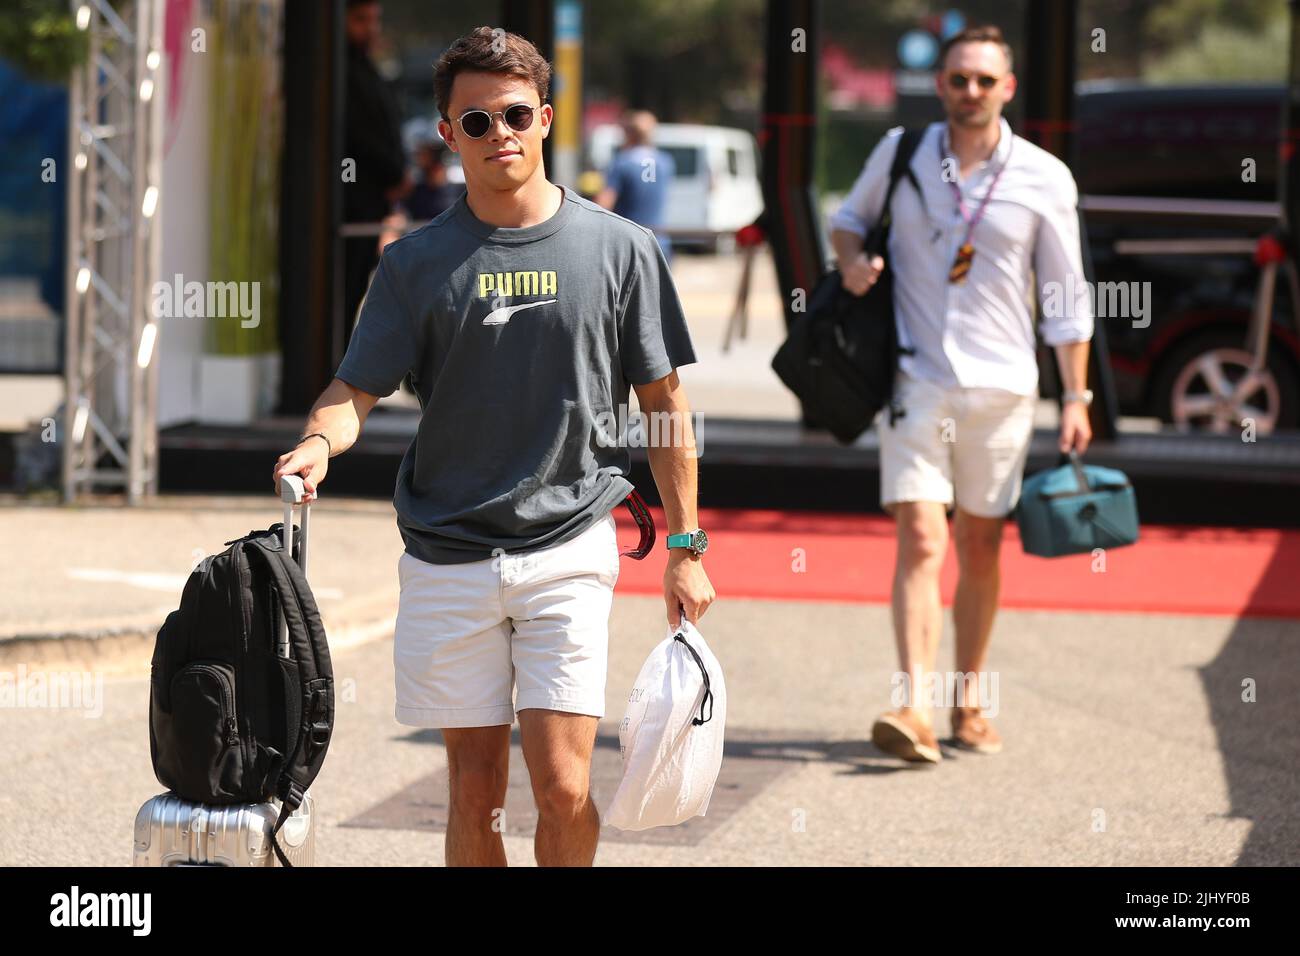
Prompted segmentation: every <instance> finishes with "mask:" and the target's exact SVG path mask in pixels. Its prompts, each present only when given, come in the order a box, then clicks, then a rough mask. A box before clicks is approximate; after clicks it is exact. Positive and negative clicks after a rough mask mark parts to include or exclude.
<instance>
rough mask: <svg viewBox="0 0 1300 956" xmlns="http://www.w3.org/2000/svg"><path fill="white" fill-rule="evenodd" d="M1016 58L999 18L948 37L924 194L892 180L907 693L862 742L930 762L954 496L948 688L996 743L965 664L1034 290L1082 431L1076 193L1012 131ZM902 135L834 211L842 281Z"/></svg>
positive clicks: (862, 272)
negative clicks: (942, 586)
mask: <svg viewBox="0 0 1300 956" xmlns="http://www.w3.org/2000/svg"><path fill="white" fill-rule="evenodd" d="M1011 70H1012V56H1011V49H1010V47H1009V46H1008V45H1007V44H1006V43H1005V41H1004V40H1003V38H1002V34H1001V32H1000V31H999V30H998V29H997V27H973V28H970V29H967V30H964V31H962V32H961V33H958V34H956V35H955V36H953V37H951V38H950V39H949V40H948V41H947V42H946V43H945V44H944V47H943V50H942V52H941V54H940V69H939V71H938V73H937V74H936V78H935V81H936V89H937V91H938V95H939V98H940V100H941V101H942V103H943V106H944V110H945V112H946V113H947V116H948V120H947V122H946V123H933V124H931V125H930V126H929V128H928V129H926V131H925V133H924V135H923V136H922V138H921V140H920V143H919V145H918V146H917V149H916V152H915V154H914V155H913V156H912V160H911V164H910V165H911V171H912V172H913V173H914V175H915V177H916V181H917V184H918V185H919V187H920V194H919V195H918V193H917V190H916V189H914V188H913V187H912V186H911V185H910V184H909V181H908V180H907V179H906V178H904V179H903V180H902V181H901V182H900V184H899V187H898V188H897V189H896V190H895V193H894V198H893V202H892V212H893V223H892V227H891V232H890V237H889V247H888V253H889V263H890V265H889V267H890V268H892V269H893V270H894V307H895V316H896V321H897V324H898V333H899V341H900V345H901V347H902V348H903V350H904V354H903V356H902V358H901V360H900V372H899V376H898V380H897V384H896V391H895V394H896V396H897V397H898V398H899V399H900V402H901V405H902V407H903V410H904V414H903V415H902V417H900V418H898V419H897V421H896V422H895V423H894V424H892V425H891V424H889V423H887V422H886V421H885V420H884V419H883V418H882V420H881V424H880V460H881V469H880V470H881V476H880V493H881V504H882V505H883V506H884V507H885V510H886V511H888V512H889V513H890V514H891V515H892V516H893V517H894V519H895V524H896V528H897V537H898V552H897V560H896V565H895V572H894V586H893V617H894V632H895V635H894V636H895V641H896V643H897V645H898V653H899V659H900V670H899V677H898V679H897V680H896V681H895V689H896V691H897V690H900V689H901V690H902V691H904V692H905V693H904V697H903V699H902V701H901V703H902V704H903V706H901V707H899V708H898V709H897V710H893V711H888V712H886V713H885V714H884V715H882V716H881V717H880V718H879V719H878V720H877V721H876V723H875V725H874V726H873V727H872V740H873V741H874V742H875V743H876V745H877V746H879V747H880V748H881V749H883V750H885V751H886V752H888V753H891V754H894V755H896V756H899V757H902V758H903V759H905V760H910V761H922V762H931V763H937V762H938V761H939V759H940V751H939V747H938V742H937V740H936V738H935V735H934V730H933V716H932V713H931V709H932V708H931V705H932V703H933V701H932V700H931V693H930V691H931V690H932V688H933V687H934V686H935V685H934V684H932V683H931V682H932V681H934V680H935V677H936V675H935V674H934V665H935V660H936V657H937V652H938V645H939V637H940V634H941V632H942V628H943V606H942V603H941V601H940V594H939V572H940V568H941V567H942V565H943V561H944V556H945V553H946V551H947V548H948V537H949V533H948V519H947V510H948V509H949V508H950V507H951V508H954V509H955V514H954V519H953V532H952V537H953V540H954V543H955V544H956V548H957V561H958V567H959V569H960V576H959V579H958V584H957V593H956V597H955V600H954V602H953V618H954V624H955V629H956V644H957V655H956V658H957V660H956V664H957V667H956V670H957V675H958V679H957V682H956V688H957V691H958V693H957V695H956V699H955V700H952V701H947V703H948V704H949V705H950V706H952V707H953V711H952V730H953V737H954V742H955V743H956V744H957V745H959V746H961V747H963V748H965V749H970V750H974V751H977V752H980V753H996V752H997V751H999V750H1000V749H1001V745H1002V744H1001V739H1000V737H999V736H998V733H997V731H996V730H995V729H994V728H993V725H992V723H990V721H989V720H988V719H987V717H985V716H984V715H983V714H982V709H983V708H982V706H981V704H983V705H988V703H989V702H988V701H987V700H983V701H981V699H980V696H981V695H980V693H979V688H980V687H981V686H982V687H985V688H987V687H988V686H989V684H988V683H986V682H981V681H979V679H978V678H979V675H981V674H984V673H985V668H986V665H987V658H988V648H989V637H990V634H991V632H992V628H993V619H994V615H995V614H996V612H997V602H998V591H999V583H1000V581H999V566H998V562H999V546H1000V543H1001V540H1002V531H1003V524H1004V521H1005V518H1006V517H1007V515H1009V514H1010V512H1011V511H1012V509H1013V508H1014V507H1015V505H1016V502H1017V500H1018V499H1019V495H1020V481H1021V475H1022V472H1023V470H1024V465H1025V459H1026V457H1027V455H1028V450H1029V440H1030V437H1031V434H1032V430H1033V414H1034V405H1035V400H1036V397H1037V390H1038V365H1037V361H1036V354H1035V338H1034V327H1033V315H1034V312H1033V306H1032V303H1033V301H1034V297H1035V296H1039V297H1040V298H1041V299H1042V300H1043V301H1044V302H1045V303H1056V305H1055V306H1054V307H1053V308H1051V309H1046V308H1045V310H1044V312H1045V314H1044V316H1043V323H1042V334H1043V340H1044V341H1045V342H1046V343H1047V344H1048V345H1051V346H1054V347H1055V350H1056V356H1057V362H1058V365H1059V367H1060V371H1061V379H1062V384H1063V386H1064V392H1065V395H1064V399H1065V400H1064V404H1063V408H1062V413H1061V435H1060V447H1061V450H1062V451H1067V450H1069V449H1076V450H1078V451H1080V452H1082V451H1083V450H1084V449H1085V448H1086V447H1087V445H1088V442H1089V440H1090V439H1091V437H1092V433H1091V429H1090V427H1089V424H1088V412H1087V409H1088V404H1089V403H1090V402H1091V400H1092V394H1091V392H1089V391H1087V389H1086V388H1085V385H1086V381H1087V368H1088V342H1089V340H1090V339H1091V337H1092V325H1093V321H1092V320H1093V317H1092V309H1091V303H1090V297H1089V294H1088V286H1087V283H1086V281H1085V278H1084V274H1083V265H1082V257H1081V252H1080V248H1079V228H1078V219H1077V212H1076V206H1077V203H1078V190H1077V187H1076V186H1075V183H1074V179H1073V177H1072V176H1071V175H1070V171H1069V169H1068V168H1067V167H1066V166H1065V164H1064V163H1062V162H1061V161H1060V160H1058V159H1057V158H1056V157H1054V156H1052V155H1051V154H1050V153H1047V152H1046V151H1044V150H1042V149H1040V148H1038V147H1037V146H1035V145H1034V144H1032V143H1030V142H1028V141H1027V140H1024V139H1022V138H1020V137H1018V136H1015V135H1014V134H1013V133H1012V132H1011V128H1010V126H1009V125H1008V124H1007V122H1006V120H1005V119H1003V118H1002V108H1003V106H1004V105H1005V104H1006V103H1008V102H1009V101H1010V100H1011V98H1012V96H1014V95H1015V91H1016V78H1015V75H1014V74H1013V73H1012V71H1011ZM901 134H902V130H901V128H900V129H895V130H891V131H890V132H889V133H888V134H887V135H886V136H885V137H884V139H882V140H881V142H880V143H879V144H878V145H877V146H876V148H875V149H874V150H873V151H872V153H871V156H870V157H869V158H868V159H867V162H866V166H865V167H864V169H863V171H862V174H861V175H860V176H859V177H858V180H857V182H856V183H855V184H854V186H853V190H852V191H851V192H850V194H849V196H848V198H847V199H846V200H845V202H844V205H843V206H842V207H841V208H840V209H839V210H837V211H836V212H835V214H834V215H833V216H832V217H831V220H830V224H831V243H832V245H833V246H834V249H835V253H836V256H837V258H838V259H839V262H840V264H841V269H842V274H843V277H844V285H845V288H846V289H847V290H848V291H849V292H851V293H853V294H855V295H862V294H864V293H865V292H866V291H867V290H868V289H869V288H870V287H871V286H872V285H873V284H874V283H875V281H876V278H877V277H878V276H879V275H880V272H881V270H882V269H883V268H884V261H883V259H881V258H880V257H879V256H876V257H871V258H869V257H868V256H866V255H865V254H864V253H863V251H862V241H863V237H864V236H865V235H866V233H867V231H868V229H869V228H870V227H871V225H873V224H874V223H875V222H877V221H878V220H879V218H880V216H881V213H882V211H883V205H884V200H885V192H886V189H887V187H888V179H889V167H890V164H891V162H892V161H893V158H894V153H895V151H896V148H897V144H898V141H899V138H900V137H901ZM1035 277H1036V278H1035ZM927 675H929V676H928V677H927ZM938 686H953V685H952V682H950V681H940V682H939V684H938ZM895 702H896V703H898V702H899V701H898V699H897V697H896V700H895Z"/></svg>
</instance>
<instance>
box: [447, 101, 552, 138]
mask: <svg viewBox="0 0 1300 956" xmlns="http://www.w3.org/2000/svg"><path fill="white" fill-rule="evenodd" d="M540 108H541V107H538V106H530V105H528V104H527V103H516V104H515V105H514V106H507V107H506V108H505V109H504V110H497V111H496V112H495V113H489V112H488V111H487V110H466V111H465V112H464V113H461V114H460V119H458V120H456V122H457V123H459V124H460V131H461V132H462V133H464V134H465V135H466V136H468V137H469V138H470V139H481V138H482V137H484V136H486V135H487V132H488V130H490V129H491V128H492V117H494V116H500V117H501V118H502V119H503V120H505V121H506V125H507V126H509V127H510V128H511V129H512V130H514V131H515V132H516V133H522V132H523V131H524V130H526V129H528V127H530V126H532V125H533V113H534V112H535V111H536V110H538V109H540Z"/></svg>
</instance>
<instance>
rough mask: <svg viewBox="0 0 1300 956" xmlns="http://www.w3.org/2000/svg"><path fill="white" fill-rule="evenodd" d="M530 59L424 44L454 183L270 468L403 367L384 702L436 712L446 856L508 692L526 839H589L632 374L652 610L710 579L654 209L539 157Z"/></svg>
mask: <svg viewBox="0 0 1300 956" xmlns="http://www.w3.org/2000/svg"><path fill="white" fill-rule="evenodd" d="M549 82H550V66H549V64H547V62H546V60H545V59H543V58H542V57H541V56H540V55H539V54H538V52H537V50H536V49H535V48H534V47H533V45H532V44H531V43H529V42H528V41H527V40H524V39H523V38H522V37H518V36H515V35H514V34H510V33H505V32H504V31H501V30H492V29H490V28H488V27H480V28H478V29H477V30H474V31H473V32H471V33H469V34H467V35H466V36H464V37H461V38H460V39H459V40H457V41H456V42H455V43H453V44H452V45H451V46H450V47H449V48H448V49H447V50H446V51H445V52H444V53H443V55H442V56H441V57H440V58H439V60H438V65H437V67H436V69H435V73H434V91H435V96H436V98H437V100H438V109H439V112H441V113H442V115H443V117H444V119H443V120H442V122H441V123H440V124H439V132H440V133H441V134H442V137H443V139H445V140H446V141H447V145H448V147H449V148H450V149H452V150H454V151H455V152H457V153H459V154H460V157H461V161H462V165H463V168H464V170H465V184H466V194H465V196H464V197H462V198H461V199H460V200H459V201H457V203H456V204H455V205H454V206H453V207H452V208H450V209H448V210H447V211H446V212H444V213H443V214H442V215H440V216H439V217H438V218H436V219H434V220H433V221H432V222H431V223H429V224H428V225H427V226H425V227H424V228H422V229H420V230H418V231H416V232H414V233H412V234H411V235H409V236H406V237H405V238H402V239H399V240H397V241H396V242H393V243H392V244H390V245H389V246H388V247H387V249H386V250H385V252H384V254H383V257H382V258H381V259H380V263H379V267H378V268H377V269H376V270H375V274H374V277H373V279H372V280H371V284H370V289H369V291H368V292H367V294H366V299H365V301H364V303H363V305H362V307H361V312H360V315H359V318H358V320H357V326H356V329H355V331H354V332H353V335H352V338H351V341H350V342H349V345H348V350H347V354H346V355H345V356H344V358H343V362H342V363H341V364H340V366H339V368H338V372H337V375H336V377H335V379H334V381H333V382H331V383H330V385H329V387H328V388H327V389H326V390H325V392H324V394H322V396H321V397H320V399H319V400H318V401H317V402H316V405H315V407H314V408H313V409H312V412H311V415H310V416H309V418H308V421H307V427H306V429H305V434H304V436H303V438H302V440H301V441H300V443H299V444H298V446H297V447H296V448H295V449H294V450H293V451H291V452H289V453H288V454H285V455H282V456H281V457H280V459H279V461H278V462H277V464H276V468H275V473H274V480H275V481H276V482H277V483H278V482H279V479H280V477H281V476H282V475H286V474H298V475H302V476H303V481H304V485H305V486H306V490H307V495H308V498H309V499H310V498H314V497H315V494H316V487H317V485H318V484H319V483H320V482H321V481H322V480H323V479H324V477H325V474H326V471H327V468H328V460H329V458H330V456H331V455H337V454H341V453H342V452H343V451H345V450H346V449H347V448H349V447H351V445H352V444H353V443H354V442H355V441H356V438H357V435H358V433H359V432H360V429H361V425H362V424H363V423H364V421H365V418H366V415H367V414H368V413H369V412H370V410H371V409H372V408H373V407H374V404H375V402H377V401H378V400H379V397H380V396H383V395H388V394H390V393H391V392H392V391H393V390H394V389H396V388H397V387H398V385H399V384H400V383H401V381H402V379H403V378H404V377H406V376H410V379H411V384H412V386H413V387H414V390H415V392H416V394H417V395H418V396H419V399H420V407H421V410H422V413H421V417H420V424H419V428H418V430H417V433H416V436H415V439H414V440H413V441H412V442H411V445H410V447H409V448H408V449H407V452H406V455H405V457H404V458H403V459H402V464H401V467H400V469H399V471H398V475H397V488H396V493H395V495H394V505H395V507H396V510H397V517H398V526H399V528H400V530H401V533H402V538H403V540H404V541H405V543H406V551H405V553H404V554H403V555H402V557H401V560H400V562H399V565H398V575H399V578H400V582H401V598H400V600H399V605H398V613H397V625H396V628H395V632H394V637H393V661H394V676H395V683H396V706H395V711H394V713H395V715H396V717H397V720H398V721H399V722H401V723H403V724H407V725H410V726H417V727H436V728H439V729H441V730H442V737H443V741H444V743H445V744H446V748H447V763H448V776H449V779H450V786H451V801H450V807H449V812H448V821H447V840H446V856H447V863H448V864H449V865H499V864H504V863H505V849H504V844H503V843H502V839H501V832H500V829H501V828H500V826H499V808H501V807H502V806H504V801H505V791H506V782H507V771H508V767H509V754H510V726H511V724H512V723H513V721H514V719H515V717H516V716H517V717H518V720H519V728H520V738H521V742H522V747H523V752H524V757H525V759H526V762H527V765H528V768H529V772H530V777H531V783H532V789H533V794H534V798H535V800H536V803H537V809H538V822H537V834H536V841H535V852H536V856H537V861H538V862H539V863H540V864H542V865H572V864H578V865H590V864H591V862H592V860H593V859H594V856H595V852H596V842H597V836H598V834H599V828H600V820H599V816H598V814H597V812H596V808H595V806H594V804H593V803H592V801H591V795H590V792H589V783H590V775H591V752H592V748H593V746H594V744H595V737H596V724H597V721H598V719H599V718H600V717H602V716H603V715H604V706H605V673H606V660H607V651H608V643H609V634H608V624H609V612H610V607H611V602H612V598H613V588H614V582H615V581H616V580H617V577H618V563H619V552H618V544H617V541H616V539H615V534H614V521H613V518H612V516H611V511H612V510H613V509H614V508H615V507H617V506H618V505H619V504H620V503H621V502H622V501H623V500H624V499H625V498H627V496H628V492H629V491H630V490H631V485H630V483H629V482H628V480H627V474H628V471H629V464H630V463H629V458H628V453H627V449H626V444H625V443H624V441H623V437H622V436H620V435H619V433H618V427H619V423H626V422H627V420H628V417H629V416H628V414H627V411H626V406H627V402H628V399H629V393H630V391H631V390H632V389H635V390H636V394H637V401H638V404H639V406H640V409H641V412H642V413H643V414H648V415H650V416H652V421H654V422H655V423H656V425H657V426H658V425H661V424H662V423H663V422H664V421H665V420H666V421H667V422H668V423H669V425H668V427H667V428H666V429H664V428H660V427H655V428H652V429H650V437H651V441H650V447H649V448H648V451H647V453H648V456H649V459H650V467H651V471H652V473H653V474H654V476H655V483H656V485H657V486H658V490H659V495H660V498H661V500H662V502H663V509H664V517H665V520H666V523H667V525H668V527H667V528H666V529H663V530H664V531H665V532H666V534H664V535H663V538H664V539H666V540H665V545H666V547H667V549H668V550H667V562H666V567H665V571H664V592H663V593H664V606H665V611H666V616H667V620H668V624H669V626H670V627H672V628H676V627H677V626H678V625H679V623H680V622H681V620H682V619H683V618H685V619H686V620H689V621H692V622H695V621H698V619H699V617H700V616H701V615H702V614H703V613H704V612H705V611H706V610H707V608H708V607H709V605H710V604H711V603H712V602H713V599H714V596H715V595H714V592H713V587H712V585H711V584H710V583H709V579H708V576H707V575H706V574H705V573H704V566H703V563H702V560H701V559H702V556H703V554H704V551H705V548H706V547H707V537H706V536H705V534H704V532H703V531H702V530H701V529H699V528H698V526H697V520H696V517H697V516H696V503H695V498H696V459H695V454H694V449H695V441H694V433H693V430H692V428H691V421H690V407H689V405H688V404H687V402H686V396H685V392H684V390H683V389H682V387H681V383H680V382H679V381H678V378H677V373H676V371H675V370H676V369H677V368H678V367H679V366H682V365H687V364H690V363H692V362H694V361H695V353H694V350H693V349H692V347H691V340H690V334H689V332H688V331H687V327H686V321H685V318H684V316H683V315H682V309H681V304H680V302H679V301H678V299H677V293H676V290H675V289H674V288H673V284H672V279H671V277H670V275H669V273H668V268H667V264H666V263H665V261H664V257H663V254H662V253H661V252H660V250H659V247H658V244H657V243H656V241H655V239H654V236H653V234H652V233H651V232H649V231H648V230H646V229H644V228H642V227H641V226H638V225H636V224H635V223H632V222H629V221H628V220H626V219H623V218H622V217H620V216H616V215H614V214H613V213H612V212H608V211H606V210H604V209H601V208H600V207H599V206H596V205H594V204H592V203H589V202H587V201H585V200H583V199H580V198H579V197H577V196H575V195H573V194H572V193H571V192H569V191H567V190H564V189H561V188H560V187H558V186H556V185H554V184H552V183H550V182H548V181H547V179H546V173H545V169H544V167H543V164H542V162H541V156H542V148H541V147H542V141H543V140H544V139H545V137H546V135H547V134H548V132H549V131H550V125H551V120H552V116H553V110H552V108H551V107H550V106H549V105H543V104H544V103H545V102H546V97H547V91H548V86H549ZM363 175H365V170H363V169H360V168H358V176H363ZM344 188H347V187H346V186H345V187H344ZM354 559H357V560H361V559H364V556H362V555H357V556H354Z"/></svg>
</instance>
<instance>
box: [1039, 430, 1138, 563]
mask: <svg viewBox="0 0 1300 956" xmlns="http://www.w3.org/2000/svg"><path fill="white" fill-rule="evenodd" d="M1016 523H1017V524H1018V525H1019V526H1020V543H1021V545H1022V546H1023V547H1024V549H1025V553H1026V554H1036V555H1038V556H1039V557H1041V558H1057V557H1061V556H1062V555H1066V554H1086V553H1088V552H1090V551H1092V550H1093V549H1095V548H1118V547H1121V546H1123V545H1126V544H1132V543H1133V542H1134V541H1136V540H1137V539H1138V514H1137V499H1136V498H1135V497H1134V495H1133V486H1132V485H1131V484H1129V480H1128V476H1127V475H1125V474H1124V472H1122V471H1117V470H1115V469H1114V468H1100V467H1098V466H1096V465H1085V464H1083V462H1082V461H1080V460H1079V455H1078V453H1077V452H1070V462H1069V464H1065V465H1061V466H1060V467H1058V468H1052V469H1050V470H1048V471H1040V472H1039V473H1038V474H1036V475H1032V476H1030V477H1029V478H1026V479H1025V483H1024V486H1023V487H1022V488H1021V491H1020V502H1019V504H1017V505H1016Z"/></svg>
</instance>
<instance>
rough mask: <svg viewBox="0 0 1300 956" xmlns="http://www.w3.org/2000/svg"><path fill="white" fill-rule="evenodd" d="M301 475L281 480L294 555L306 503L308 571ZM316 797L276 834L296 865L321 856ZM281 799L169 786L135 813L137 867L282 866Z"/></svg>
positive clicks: (301, 543)
mask: <svg viewBox="0 0 1300 956" xmlns="http://www.w3.org/2000/svg"><path fill="white" fill-rule="evenodd" d="M302 499H303V485H302V479H301V478H299V477H298V476H297V475H286V476H284V477H283V478H281V479H280V500H281V501H283V502H284V547H285V549H286V550H287V551H288V552H289V553H290V554H292V553H293V539H292V535H293V506H294V505H295V504H301V505H302V512H301V521H300V527H299V529H298V564H299V565H300V566H301V567H302V571H303V574H306V573H307V529H308V522H309V518H310V516H311V503H310V502H306V501H303V500H302ZM280 654H281V655H282V656H286V657H287V656H288V654H289V635H288V629H287V627H286V626H285V624H284V622H283V621H281V622H280ZM315 808H316V801H315V800H314V799H313V798H312V795H311V791H310V790H308V791H307V794H306V795H305V797H304V798H303V801H302V805H301V806H300V807H298V809H297V810H295V811H294V812H293V813H291V814H290V815H289V818H288V819H287V820H285V822H284V826H283V827H281V828H280V832H279V833H278V834H277V835H276V841H277V842H278V843H279V844H280V849H281V850H283V851H284V855H285V856H286V857H287V858H288V859H289V862H290V863H291V864H292V865H294V866H312V865H313V864H314V863H315V860H316V828H315V826H314V823H315V820H314V815H315ZM280 809H281V802H280V801H279V800H277V799H274V798H272V799H271V800H268V801H267V802H265V803H232V804H226V805H223V806H209V805H207V804H202V803H191V802H190V801H187V800H182V799H181V798H180V797H178V796H177V795H176V794H174V793H172V792H171V791H170V790H169V791H168V792H167V793H160V794H159V795H158V796H156V797H153V798H152V799H151V800H149V801H147V802H146V803H145V805H144V806H142V807H141V808H140V812H139V813H137V814H136V815H135V852H134V854H133V857H132V860H131V862H132V865H133V866H280V865H281V864H280V861H279V859H277V857H276V855H275V853H274V851H273V849H272V847H271V830H272V829H273V828H274V827H275V822H276V820H278V819H279V817H280Z"/></svg>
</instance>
